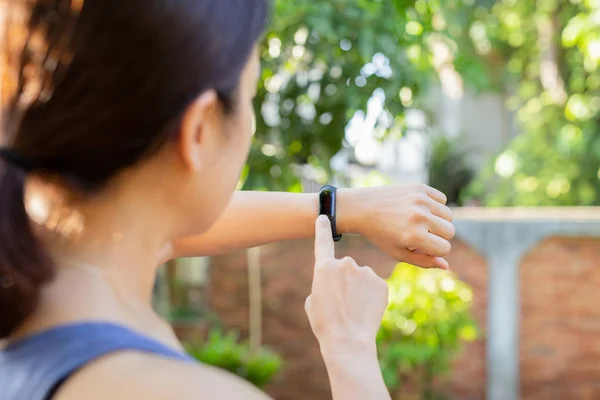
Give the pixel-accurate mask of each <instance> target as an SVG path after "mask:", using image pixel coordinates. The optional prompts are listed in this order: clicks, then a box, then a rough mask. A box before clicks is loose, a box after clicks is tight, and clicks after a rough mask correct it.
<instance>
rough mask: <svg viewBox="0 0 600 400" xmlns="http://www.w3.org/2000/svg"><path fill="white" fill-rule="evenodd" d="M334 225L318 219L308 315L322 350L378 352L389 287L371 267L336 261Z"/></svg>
mask: <svg viewBox="0 0 600 400" xmlns="http://www.w3.org/2000/svg"><path fill="white" fill-rule="evenodd" d="M334 253H335V251H334V244H333V239H332V234H331V225H330V223H329V220H328V219H327V217H325V216H320V217H319V218H318V219H317V223H316V230H315V270H314V278H313V284H312V293H311V295H310V296H309V297H308V298H307V299H306V307H305V308H306V313H307V314H308V318H309V320H310V325H311V327H312V330H313V332H314V334H315V336H316V337H317V339H318V341H319V343H320V345H321V349H322V351H323V350H327V351H337V350H338V349H339V350H341V351H346V350H349V349H356V350H359V349H365V350H367V351H371V350H372V351H375V338H376V335H377V331H378V330H379V327H380V325H381V320H382V318H383V313H384V311H385V309H386V307H387V304H388V286H387V284H386V282H385V281H384V280H383V279H381V278H380V277H379V276H378V275H377V274H376V273H375V272H374V271H373V270H372V269H371V268H369V267H359V266H358V265H357V264H356V262H355V261H354V260H353V259H352V258H350V257H346V258H343V259H341V260H338V259H336V258H335V254H334Z"/></svg>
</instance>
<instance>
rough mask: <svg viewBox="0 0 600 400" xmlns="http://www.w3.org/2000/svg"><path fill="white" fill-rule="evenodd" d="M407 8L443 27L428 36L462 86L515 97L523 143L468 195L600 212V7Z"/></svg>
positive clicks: (503, 3)
mask: <svg viewBox="0 0 600 400" xmlns="http://www.w3.org/2000/svg"><path fill="white" fill-rule="evenodd" d="M397 3H402V4H404V3H406V2H404V1H400V0H398V1H397ZM410 3H413V4H412V6H409V7H408V8H409V9H410V8H411V7H412V8H413V9H414V10H415V12H417V13H418V14H419V15H420V17H421V18H422V19H427V18H429V17H431V21H435V20H437V21H438V22H437V24H433V23H432V24H431V28H430V25H429V24H424V26H425V27H426V29H425V32H424V33H423V35H424V36H427V37H430V38H432V37H437V38H438V40H441V41H443V42H444V43H445V44H446V45H447V48H448V49H450V50H451V53H452V65H453V67H454V68H455V70H456V71H457V72H458V73H460V74H461V76H462V79H463V80H464V81H465V83H466V84H467V85H469V86H471V88H475V89H478V90H500V91H503V92H504V93H506V94H510V95H511V98H510V100H509V101H508V104H507V106H508V107H510V108H512V109H513V110H515V111H516V114H517V117H518V122H519V126H520V129H521V131H522V135H520V136H519V137H517V138H516V139H515V140H514V141H513V142H512V143H510V145H509V146H508V148H507V149H506V150H505V151H503V152H502V153H501V154H499V155H498V157H497V158H495V159H494V160H493V162H491V163H490V164H489V165H488V166H487V168H486V169H485V171H483V172H482V173H481V175H480V177H479V179H478V180H477V181H476V182H475V183H474V184H473V185H472V186H471V188H470V191H469V194H468V195H469V196H471V197H476V198H480V199H481V200H483V202H484V204H486V205H489V206H515V205H522V206H550V205H552V206H566V205H599V204H600V124H599V122H600V114H599V111H600V70H599V67H600V24H599V23H598V20H599V18H600V13H599V11H598V9H599V7H600V1H598V0H571V1H567V0H540V1H516V0H498V1H490V0H479V1H477V0H462V1H458V0H450V1H447V2H444V4H443V5H442V4H441V3H440V2H439V1H430V2H425V1H421V0H417V1H415V2H410ZM435 25H437V29H436V26H435ZM430 59H431V60H432V63H431V69H432V70H438V69H439V68H438V66H437V65H436V63H435V54H432V56H431V57H430ZM437 72H439V71H437ZM442 78H443V77H442ZM482 134H484V133H482Z"/></svg>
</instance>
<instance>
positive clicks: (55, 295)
mask: <svg viewBox="0 0 600 400" xmlns="http://www.w3.org/2000/svg"><path fill="white" fill-rule="evenodd" d="M72 209H73V210H76V211H77V212H80V214H81V215H82V216H83V218H82V221H83V228H82V229H81V230H80V234H79V235H78V236H76V237H70V238H58V239H57V238H56V237H53V238H52V239H48V240H46V243H45V245H46V248H48V249H50V253H51V255H52V257H53V259H54V261H55V268H56V275H55V278H54V279H53V280H52V281H51V282H50V283H48V284H47V285H45V287H43V289H42V291H41V296H40V301H39V305H38V308H37V310H36V312H35V313H34V314H33V315H32V316H31V318H29V319H28V321H26V323H25V324H23V325H22V326H21V328H20V329H19V330H18V332H16V334H17V336H20V335H21V334H27V333H30V332H32V331H39V330H43V329H45V328H49V327H52V326H56V325H60V324H67V323H74V322H84V321H88V322H89V321H104V322H114V323H118V324H123V325H127V326H130V327H132V328H135V329H138V330H142V331H144V332H147V333H149V334H152V333H155V334H156V335H158V336H160V337H161V338H163V341H166V340H165V339H166V338H168V337H169V336H170V337H171V338H172V334H170V330H169V329H168V328H167V325H166V324H165V323H164V322H163V321H162V320H161V319H160V317H158V316H157V314H156V313H155V312H154V311H153V309H152V293H153V288H154V284H155V278H156V269H157V267H158V266H159V263H160V262H162V261H164V260H161V259H160V258H161V257H164V250H165V247H168V245H169V240H168V238H169V228H170V227H169V226H168V225H167V224H166V223H165V222H166V221H167V220H168V219H167V218H163V219H161V216H160V215H157V214H156V210H157V209H160V208H157V207H156V206H155V201H154V200H153V199H152V198H148V197H146V198H145V199H144V200H140V198H139V197H137V196H132V194H131V193H129V195H125V194H124V193H120V195H113V196H110V197H108V196H97V197H95V199H94V201H93V203H91V202H90V203H86V204H77V205H73V206H72ZM157 338H158V337H157Z"/></svg>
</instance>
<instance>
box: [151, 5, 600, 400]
mask: <svg viewBox="0 0 600 400" xmlns="http://www.w3.org/2000/svg"><path fill="white" fill-rule="evenodd" d="M273 3H274V6H273V14H272V17H271V22H270V28H269V30H268V31H267V33H266V34H265V35H264V38H263V40H262V43H261V48H260V51H261V58H262V76H261V79H260V84H259V85H260V86H259V91H258V96H257V99H256V133H255V135H254V139H253V145H252V151H251V154H250V158H249V161H248V164H247V165H246V167H245V169H244V172H243V174H242V178H241V180H240V183H239V189H242V190H277V191H292V192H316V191H317V190H318V189H319V188H320V187H321V185H323V184H324V183H333V184H336V185H338V186H341V187H364V186H375V185H382V184H391V183H394V184H414V183H426V184H429V185H431V186H434V187H437V188H438V189H440V190H442V191H444V192H445V193H446V194H447V195H448V198H449V201H450V203H451V204H452V206H454V207H455V208H456V225H457V239H456V240H455V242H454V243H453V251H452V254H451V255H450V257H449V261H450V264H451V267H452V269H453V273H452V274H448V273H441V272H434V271H423V270H419V269H416V268H414V267H413V266H410V265H406V264H397V263H396V262H395V261H394V260H392V259H390V258H389V257H388V256H386V255H385V254H384V253H382V252H381V251H380V250H378V249H377V248H375V247H374V246H372V245H371V244H369V243H368V242H366V241H365V240H364V239H362V238H361V237H355V236H349V237H345V238H344V240H343V241H342V242H341V243H340V244H339V247H338V251H339V253H340V254H341V255H350V256H353V257H355V258H356V259H357V261H358V262H359V264H361V265H370V266H372V267H373V268H374V269H375V270H376V271H377V272H378V273H380V274H381V275H382V276H385V277H386V278H388V283H389V286H390V289H391V296H390V307H389V309H388V311H387V313H386V315H385V318H384V321H383V324H382V328H381V331H380V333H379V336H378V348H379V352H380V361H381V368H382V371H383V373H384V377H385V380H386V384H387V385H388V387H389V389H390V391H391V392H392V393H393V396H394V399H402V400H411V399H415V400H421V399H426V400H432V399H448V400H451V399H461V400H462V399H464V400H470V399H473V400H476V399H490V400H516V399H531V400H534V399H599V398H600V367H599V365H600V310H598V307H597V304H599V303H600V290H598V287H600V270H598V271H597V269H598V267H599V266H598V263H599V260H600V208H596V206H600V0H537V1H534V0H520V1H518V0H444V1H442V0H322V1H314V0H294V1H290V0H275V1H274V2H273ZM311 248H312V243H311V241H310V240H306V241H293V242H284V243H278V244H272V245H268V246H264V247H261V248H254V249H249V250H247V251H245V252H239V253H234V254H227V255H222V256H218V257H211V258H195V259H182V260H174V261H172V262H170V263H168V264H167V265H165V266H164V267H163V268H161V271H160V276H159V279H158V281H157V285H156V295H155V305H156V308H157V309H158V310H159V311H160V312H161V313H162V314H163V315H164V316H165V317H167V318H168V319H169V320H170V321H171V322H172V324H173V326H174V328H175V330H176V332H177V334H178V335H179V337H180V338H181V339H182V340H183V341H184V342H185V343H186V345H187V347H188V349H189V351H190V353H191V354H193V355H194V356H195V357H197V358H198V359H200V360H202V361H203V362H206V363H209V364H212V365H216V366H219V367H222V368H226V369H228V370H230V371H232V372H234V373H236V374H238V375H240V376H242V377H243V378H245V379H247V380H249V381H250V382H252V383H254V384H255V385H257V386H259V387H262V388H265V389H266V390H267V391H268V392H269V393H270V394H271V395H272V396H273V397H274V398H276V399H282V400H287V399H289V400H300V399H307V398H308V399H311V400H321V399H329V398H330V396H331V395H330V391H329V387H328V382H327V373H326V371H325V368H324V365H323V363H322V361H321V358H320V354H319V349H318V345H317V342H316V340H315V339H314V337H313V335H312V333H311V330H310V327H309V324H308V321H307V318H306V316H305V313H304V301H305V298H306V296H307V295H308V294H309V291H310V284H311V278H312V263H313V260H312V257H313V256H312V250H311Z"/></svg>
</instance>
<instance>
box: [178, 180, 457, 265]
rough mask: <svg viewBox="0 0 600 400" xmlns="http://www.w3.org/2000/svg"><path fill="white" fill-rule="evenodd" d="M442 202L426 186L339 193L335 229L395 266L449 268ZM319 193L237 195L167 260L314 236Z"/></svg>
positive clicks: (448, 216) (449, 231)
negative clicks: (371, 247) (352, 236)
mask: <svg viewBox="0 0 600 400" xmlns="http://www.w3.org/2000/svg"><path fill="white" fill-rule="evenodd" d="M445 203H446V196H444V194H442V193H441V192H439V191H438V190H436V189H433V188H430V187H428V186H424V185H417V186H381V187H376V188H365V189H338V193H337V211H336V213H337V228H338V231H339V233H342V234H361V235H363V236H365V237H366V238H367V239H369V240H370V241H371V242H372V243H373V244H375V245H377V246H378V247H380V248H381V249H382V250H384V251H385V252H386V253H388V254H389V255H390V256H392V257H394V258H395V259H397V260H398V261H404V262H409V263H412V264H415V265H419V266H421V267H426V268H428V267H437V268H447V267H448V264H447V262H446V261H445V260H444V259H443V258H442V257H444V256H446V255H447V254H448V252H449V251H450V242H449V241H450V239H452V237H453V236H454V227H453V225H452V223H451V221H452V211H451V210H450V209H449V208H448V207H446V206H445ZM318 210H319V199H318V194H317V193H310V194H306V193H280V192H251V191H243V192H236V193H235V194H234V196H233V198H232V200H231V203H230V204H229V206H228V208H227V210H226V211H225V212H224V214H223V216H221V218H220V219H219V220H218V221H217V222H216V223H215V224H214V225H213V226H212V227H211V229H210V230H209V231H207V232H206V233H204V234H201V235H198V236H193V237H187V238H182V239H178V240H175V241H174V242H173V244H172V251H170V254H169V256H170V257H169V258H177V257H194V256H210V255H216V254H224V253H228V252H232V251H236V250H241V249H245V248H249V247H255V246H260V245H263V244H266V243H271V242H277V241H281V240H290V239H299V238H308V237H312V236H314V223H315V219H316V217H317V214H318Z"/></svg>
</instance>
